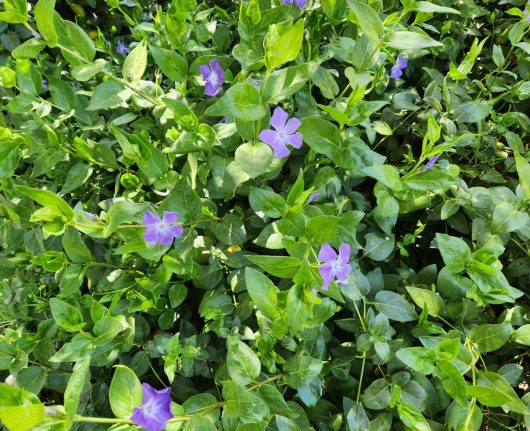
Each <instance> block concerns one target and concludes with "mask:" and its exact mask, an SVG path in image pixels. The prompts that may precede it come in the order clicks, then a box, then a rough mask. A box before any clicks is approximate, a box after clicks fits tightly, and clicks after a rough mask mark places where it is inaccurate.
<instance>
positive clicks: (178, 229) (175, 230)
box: [168, 225, 184, 238]
mask: <svg viewBox="0 0 530 431" xmlns="http://www.w3.org/2000/svg"><path fill="white" fill-rule="evenodd" d="M168 232H169V233H170V234H171V235H173V236H174V237H175V238H180V237H181V236H182V233H183V232H184V228H183V227H182V226H181V225H177V226H170V227H169V228H168Z"/></svg>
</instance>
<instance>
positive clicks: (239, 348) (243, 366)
mask: <svg viewBox="0 0 530 431" xmlns="http://www.w3.org/2000/svg"><path fill="white" fill-rule="evenodd" d="M226 366H227V368H228V374H229V375H230V377H231V378H232V380H234V381H235V382H236V383H237V384H238V385H241V386H246V385H248V384H249V383H251V382H253V381H255V380H256V379H257V378H258V376H259V374H260V372H261V362H260V360H259V358H258V355H256V353H255V352H254V351H253V350H252V349H251V348H250V347H249V346H247V345H246V344H245V343H243V342H242V341H241V340H239V339H238V338H237V337H229V338H228V353H227V357H226Z"/></svg>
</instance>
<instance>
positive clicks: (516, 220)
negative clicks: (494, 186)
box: [491, 202, 530, 234]
mask: <svg viewBox="0 0 530 431" xmlns="http://www.w3.org/2000/svg"><path fill="white" fill-rule="evenodd" d="M529 220H530V216H529V215H528V212H527V211H520V210H518V209H517V208H516V207H515V206H514V205H513V204H511V203H510V202H501V203H500V204H498V205H495V209H494V210H493V218H492V220H491V233H494V234H500V233H508V232H513V231H516V230H519V229H521V228H523V227H524V226H526V224H527V223H528V221H529Z"/></svg>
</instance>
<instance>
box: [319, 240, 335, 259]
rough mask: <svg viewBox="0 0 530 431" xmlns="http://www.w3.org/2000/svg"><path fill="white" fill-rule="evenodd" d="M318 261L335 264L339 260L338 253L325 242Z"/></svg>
mask: <svg viewBox="0 0 530 431" xmlns="http://www.w3.org/2000/svg"><path fill="white" fill-rule="evenodd" d="M318 260H319V261H320V262H326V263H334V262H335V261H336V260H337V252H336V251H335V250H333V248H332V247H331V246H330V245H329V244H328V243H327V242H325V243H324V244H322V247H320V252H319V253H318Z"/></svg>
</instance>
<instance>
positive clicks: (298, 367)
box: [283, 356, 323, 389]
mask: <svg viewBox="0 0 530 431" xmlns="http://www.w3.org/2000/svg"><path fill="white" fill-rule="evenodd" d="M322 365H323V364H322V361H321V360H320V359H316V358H312V357H310V356H292V357H290V358H289V359H288V360H287V362H286V363H285V364H284V366H283V371H284V373H286V375H285V377H284V378H285V382H286V383H287V384H288V385H289V386H290V387H291V388H293V389H300V388H302V387H304V386H306V385H307V384H308V383H309V382H310V381H311V380H313V379H314V378H315V377H317V376H318V375H319V374H320V371H321V370H322Z"/></svg>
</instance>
